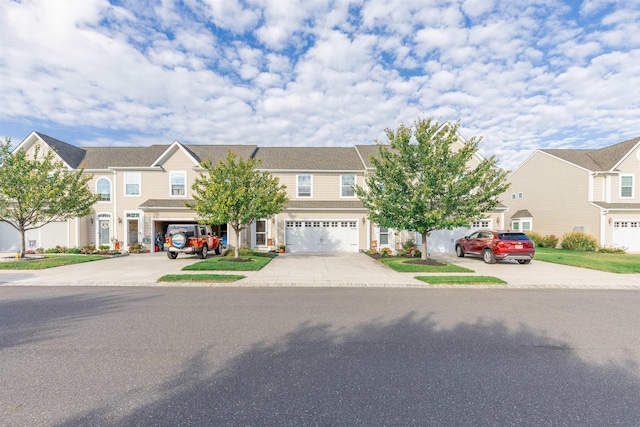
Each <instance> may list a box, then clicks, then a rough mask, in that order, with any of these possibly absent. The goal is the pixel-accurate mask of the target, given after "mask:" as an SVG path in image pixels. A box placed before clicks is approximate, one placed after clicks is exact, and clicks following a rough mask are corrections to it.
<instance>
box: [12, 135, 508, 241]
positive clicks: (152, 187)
mask: <svg viewBox="0 0 640 427" xmlns="http://www.w3.org/2000/svg"><path fill="white" fill-rule="evenodd" d="M37 145H39V146H40V147H41V149H42V150H43V152H47V151H48V150H53V151H54V152H55V153H56V155H57V156H58V158H59V159H60V160H61V161H62V162H63V163H64V165H65V166H66V167H67V168H69V169H80V168H84V171H85V173H87V174H91V175H93V179H92V181H91V183H90V186H91V189H92V190H93V191H94V192H95V193H96V194H99V195H100V196H101V197H100V200H99V201H98V202H97V203H96V204H95V206H94V212H93V214H92V215H89V216H87V217H85V218H76V219H74V220H70V221H65V222H61V223H55V224H49V225H46V226H44V227H42V228H40V229H37V230H32V231H29V232H27V236H26V237H27V246H28V247H30V248H31V249H35V248H39V247H42V248H50V247H54V246H56V245H60V246H66V247H83V246H89V245H91V246H96V247H97V246H102V245H104V246H109V247H110V248H115V247H116V245H120V246H121V247H122V248H124V249H125V250H126V249H127V248H128V247H129V246H131V245H133V244H136V243H139V244H142V245H143V246H145V247H146V248H148V249H150V250H152V251H153V250H154V245H153V242H154V241H155V236H156V235H157V234H160V235H161V236H164V234H165V232H166V229H167V225H168V224H170V223H173V222H195V212H194V211H192V210H191V209H188V208H187V207H186V206H185V202H190V201H192V200H193V199H192V188H191V187H192V185H193V182H194V180H195V178H196V177H197V176H198V175H199V174H200V173H202V172H203V171H204V169H203V168H202V167H201V166H200V165H201V163H202V162H203V161H205V160H210V161H211V162H212V163H213V164H214V165H215V164H216V163H217V162H218V160H223V159H225V158H226V157H227V153H228V151H232V152H234V153H236V154H237V155H238V156H240V157H242V158H245V159H246V158H251V157H252V158H256V159H259V160H260V161H261V164H260V166H259V168H260V170H266V171H269V172H270V173H272V174H273V175H274V176H276V177H278V179H279V180H280V183H281V184H283V185H285V186H286V188H287V193H288V196H289V199H290V201H289V203H288V205H287V207H286V208H285V210H284V211H283V212H281V213H279V214H277V215H274V216H273V217H271V218H263V219H260V220H258V221H256V222H255V223H253V224H251V225H250V227H248V228H247V229H246V230H245V231H243V232H242V233H241V235H240V239H241V241H242V246H243V247H251V248H253V249H256V250H264V251H266V250H272V249H277V246H278V245H279V244H286V245H287V250H289V251H294V252H358V251H364V250H368V249H370V248H372V247H375V248H382V247H391V248H394V249H399V248H401V247H402V243H403V242H405V241H406V240H408V239H413V240H414V241H416V240H417V243H420V236H419V235H416V233H413V232H407V231H397V230H391V229H387V228H384V227H378V226H377V225H376V224H373V223H372V222H371V221H369V219H368V217H367V211H366V209H365V208H364V207H363V205H362V203H361V202H360V200H359V199H358V198H357V197H356V195H355V193H354V191H353V185H356V184H357V185H361V186H362V185H364V178H365V176H366V174H367V173H369V172H370V171H371V170H372V165H371V162H370V156H371V155H375V154H376V153H377V146H375V145H357V146H355V147H258V146H256V145H184V144H181V143H180V142H178V141H175V142H174V143H173V144H170V145H152V146H149V147H76V146H73V145H71V144H68V143H65V142H62V141H59V140H57V139H55V138H51V137H49V136H46V135H43V134H41V133H38V132H32V133H31V134H30V135H29V136H28V137H27V138H25V140H24V141H22V143H21V144H20V145H19V146H18V147H17V148H16V150H18V149H21V150H25V151H27V153H29V154H32V153H33V150H34V149H35V147H36V146H37ZM480 160H481V158H480V157H478V158H477V159H474V162H476V161H480ZM471 166H475V165H471ZM504 211H505V208H504V207H503V206H501V207H498V208H497V209H496V210H495V211H493V212H490V213H488V214H487V216H486V218H485V219H484V220H482V221H479V222H478V223H474V224H473V228H500V225H501V224H504ZM2 225H3V226H2ZM213 229H214V231H215V232H216V233H218V235H220V236H221V237H222V239H223V242H225V243H226V244H227V245H228V246H230V247H233V246H235V245H236V244H237V242H235V233H228V226H227V224H219V225H214V226H213ZM469 231H470V229H457V230H453V231H446V230H445V231H437V232H433V233H432V235H431V236H430V239H429V251H430V252H453V242H454V241H455V239H456V238H458V237H461V236H463V235H464V234H466V233H468V232H469ZM0 236H1V237H2V238H1V240H0V252H7V251H17V250H19V235H18V233H17V232H15V231H14V230H13V229H12V228H10V227H9V226H7V225H6V224H1V223H0Z"/></svg>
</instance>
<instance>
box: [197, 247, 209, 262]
mask: <svg viewBox="0 0 640 427" xmlns="http://www.w3.org/2000/svg"><path fill="white" fill-rule="evenodd" d="M208 252H209V248H207V245H206V244H204V245H202V250H201V251H200V252H198V257H199V258H200V259H205V258H206V257H207V253H208Z"/></svg>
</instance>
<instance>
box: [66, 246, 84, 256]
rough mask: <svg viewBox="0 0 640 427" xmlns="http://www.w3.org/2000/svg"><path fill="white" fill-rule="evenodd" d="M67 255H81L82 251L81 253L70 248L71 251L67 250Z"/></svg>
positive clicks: (76, 249)
mask: <svg viewBox="0 0 640 427" xmlns="http://www.w3.org/2000/svg"><path fill="white" fill-rule="evenodd" d="M67 253H68V254H74V255H75V254H81V253H82V251H81V250H80V249H78V248H71V249H69V250H68V251H67Z"/></svg>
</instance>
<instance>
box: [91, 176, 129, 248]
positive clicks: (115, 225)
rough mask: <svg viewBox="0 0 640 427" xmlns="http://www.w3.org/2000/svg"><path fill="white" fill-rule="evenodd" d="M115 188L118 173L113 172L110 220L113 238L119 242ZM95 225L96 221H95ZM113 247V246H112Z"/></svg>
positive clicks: (123, 243) (116, 186) (116, 192)
mask: <svg viewBox="0 0 640 427" xmlns="http://www.w3.org/2000/svg"><path fill="white" fill-rule="evenodd" d="M116 188H118V172H116V171H113V191H112V192H113V217H112V218H111V219H112V221H113V229H114V230H115V232H114V233H113V238H114V239H116V240H120V239H119V238H118V220H117V218H118V215H117V211H118V202H117V200H118V198H117V197H116V194H118V191H117V190H116ZM96 223H97V221H96ZM125 244H126V242H122V245H123V246H124V245H125ZM114 247H115V246H114Z"/></svg>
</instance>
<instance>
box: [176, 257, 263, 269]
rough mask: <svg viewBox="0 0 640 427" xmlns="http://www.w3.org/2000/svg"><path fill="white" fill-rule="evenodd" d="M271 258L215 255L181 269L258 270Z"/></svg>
mask: <svg viewBox="0 0 640 427" xmlns="http://www.w3.org/2000/svg"><path fill="white" fill-rule="evenodd" d="M271 259H272V258H269V257H266V256H250V257H247V258H241V260H242V261H237V260H236V258H231V257H215V258H210V259H206V260H204V261H200V262H196V263H195V264H191V265H188V266H186V267H184V268H183V269H182V270H186V271H209V270H212V271H215V270H218V271H219V270H226V271H256V270H260V269H261V268H262V267H264V266H265V265H267V264H269V262H270V261H271Z"/></svg>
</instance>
